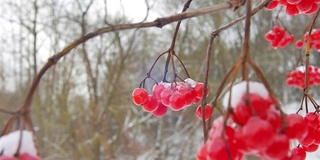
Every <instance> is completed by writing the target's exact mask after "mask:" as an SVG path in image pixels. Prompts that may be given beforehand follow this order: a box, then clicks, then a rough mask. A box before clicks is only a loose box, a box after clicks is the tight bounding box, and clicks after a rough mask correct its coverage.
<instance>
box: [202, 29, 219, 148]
mask: <svg viewBox="0 0 320 160" xmlns="http://www.w3.org/2000/svg"><path fill="white" fill-rule="evenodd" d="M216 36H217V35H211V37H210V41H209V45H208V50H207V57H206V68H205V76H204V77H205V78H204V82H203V86H204V87H203V92H202V101H201V108H202V128H203V136H204V142H206V141H207V139H208V131H207V126H206V119H205V107H206V105H207V101H206V99H207V94H206V93H207V87H208V79H209V71H210V61H211V55H212V48H213V41H214V39H215V38H216Z"/></svg>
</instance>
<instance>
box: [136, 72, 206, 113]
mask: <svg viewBox="0 0 320 160" xmlns="http://www.w3.org/2000/svg"><path fill="white" fill-rule="evenodd" d="M203 89H204V85H203V83H198V82H195V81H194V80H192V79H190V78H188V79H186V80H185V81H184V82H176V83H164V82H160V83H158V84H155V85H154V86H153V88H152V94H151V95H149V94H148V92H147V91H146V90H145V89H144V88H136V89H135V90H134V91H133V92H132V100H133V103H134V104H136V105H138V106H142V107H143V109H144V110H145V111H147V112H150V113H152V114H153V115H154V116H156V117H161V116H163V115H165V114H166V113H167V110H168V107H169V108H171V109H172V110H173V111H180V110H182V109H183V108H185V107H187V106H190V105H192V104H195V103H198V102H199V101H200V100H201V98H202V93H203ZM206 93H207V96H208V93H209V88H207V92H206ZM209 108H210V109H211V107H209ZM210 109H207V107H206V109H205V111H206V112H208V113H209V112H210V115H211V112H212V109H211V111H210ZM199 110H200V113H201V109H199ZM197 115H198V114H197ZM201 115H202V114H201ZM201 115H200V116H201ZM206 115H207V113H206Z"/></svg>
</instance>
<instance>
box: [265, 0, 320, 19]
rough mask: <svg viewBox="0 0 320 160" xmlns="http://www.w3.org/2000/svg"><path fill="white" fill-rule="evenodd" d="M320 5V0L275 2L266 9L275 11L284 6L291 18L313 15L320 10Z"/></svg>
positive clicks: (280, 0)
mask: <svg viewBox="0 0 320 160" xmlns="http://www.w3.org/2000/svg"><path fill="white" fill-rule="evenodd" d="M319 3H320V1H319V0H273V1H271V2H270V3H269V4H268V6H266V9H267V10H273V9H275V8H276V7H277V6H284V7H285V8H286V13H287V14H288V15H289V16H295V15H298V14H306V15H311V14H313V13H315V12H316V11H317V10H318V4H319Z"/></svg>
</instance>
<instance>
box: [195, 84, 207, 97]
mask: <svg viewBox="0 0 320 160" xmlns="http://www.w3.org/2000/svg"><path fill="white" fill-rule="evenodd" d="M203 89H204V84H203V83H197V84H196V86H195V87H194V88H193V91H194V94H195V95H196V97H197V98H200V99H201V98H202V94H203ZM208 94H209V88H207V90H206V96H208Z"/></svg>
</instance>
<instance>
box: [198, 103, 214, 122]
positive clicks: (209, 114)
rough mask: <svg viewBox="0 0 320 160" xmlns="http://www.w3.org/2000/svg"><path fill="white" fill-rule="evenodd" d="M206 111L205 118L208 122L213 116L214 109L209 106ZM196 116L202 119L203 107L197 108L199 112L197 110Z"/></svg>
mask: <svg viewBox="0 0 320 160" xmlns="http://www.w3.org/2000/svg"><path fill="white" fill-rule="evenodd" d="M204 111H205V116H204V117H205V120H206V121H207V120H208V119H209V118H210V116H211V114H212V107H211V105H209V104H207V105H206V106H205V109H204ZM196 115H197V117H198V118H199V119H202V106H201V105H199V106H198V108H197V110H196Z"/></svg>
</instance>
